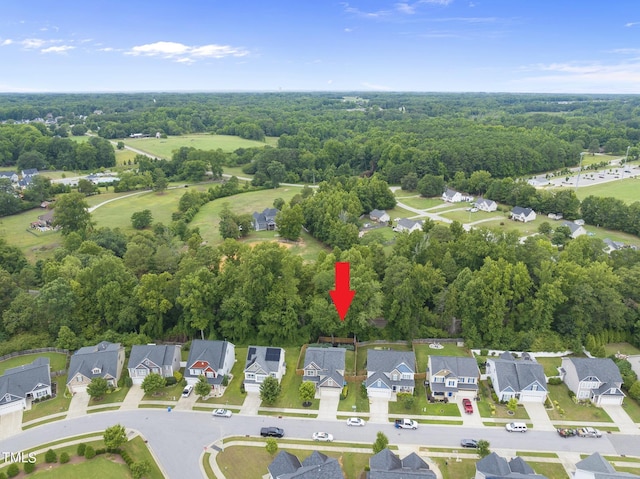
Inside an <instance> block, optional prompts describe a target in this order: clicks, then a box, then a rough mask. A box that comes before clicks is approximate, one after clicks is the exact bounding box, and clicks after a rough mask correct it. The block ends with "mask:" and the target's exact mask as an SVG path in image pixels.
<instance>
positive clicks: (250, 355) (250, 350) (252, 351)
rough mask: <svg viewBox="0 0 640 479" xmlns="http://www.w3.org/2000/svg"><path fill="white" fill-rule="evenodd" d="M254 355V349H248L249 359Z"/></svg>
mask: <svg viewBox="0 0 640 479" xmlns="http://www.w3.org/2000/svg"><path fill="white" fill-rule="evenodd" d="M255 355H256V348H254V347H251V348H249V357H250V358H252V357H254V356H255Z"/></svg>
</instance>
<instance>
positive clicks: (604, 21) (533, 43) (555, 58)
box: [0, 0, 640, 93]
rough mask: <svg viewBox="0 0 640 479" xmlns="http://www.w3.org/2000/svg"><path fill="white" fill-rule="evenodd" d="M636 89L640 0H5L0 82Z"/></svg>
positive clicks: (3, 85)
mask: <svg viewBox="0 0 640 479" xmlns="http://www.w3.org/2000/svg"><path fill="white" fill-rule="evenodd" d="M274 90H282V91H300V90H311V91H374V90H377V91H430V92H431V91H436V92H441V91H472V92H476V91H486V92H558V93H565V92H570V93H574V92H575V93H640V8H639V7H638V2H637V0H611V1H609V2H602V1H599V2H588V3H587V2H583V1H580V2H579V1H575V0H416V1H393V0H390V1H378V0H366V1H365V0H349V1H347V2H340V1H331V0H247V1H244V0H200V1H194V0H181V1H178V0H173V1H165V0H156V1H153V2H151V1H147V0H129V1H127V2H125V1H121V0H111V1H103V0H93V1H90V2H86V1H83V2H80V1H76V0H63V1H58V2H52V1H51V0H47V1H42V0H30V1H23V0H6V1H3V2H2V4H1V5H0V91H1V92H20V91H25V92H33V91H36V92H40V91H53V92H74V91H75V92H77V91H274Z"/></svg>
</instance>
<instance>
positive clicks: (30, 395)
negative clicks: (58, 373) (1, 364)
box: [0, 357, 52, 416]
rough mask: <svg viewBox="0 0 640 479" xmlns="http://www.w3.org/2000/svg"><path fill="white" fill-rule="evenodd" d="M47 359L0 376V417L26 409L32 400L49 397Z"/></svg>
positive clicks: (19, 367) (8, 370) (10, 370)
mask: <svg viewBox="0 0 640 479" xmlns="http://www.w3.org/2000/svg"><path fill="white" fill-rule="evenodd" d="M51 394H52V392H51V371H50V366H49V358H45V357H42V358H36V359H35V360H34V361H33V362H32V363H31V364H25V365H23V366H17V367H15V368H11V369H7V370H6V371H5V372H4V374H3V375H2V376H0V416H1V415H3V414H8V413H11V412H15V411H23V410H24V409H27V407H28V405H30V404H31V401H32V400H33V399H41V398H44V397H46V396H51Z"/></svg>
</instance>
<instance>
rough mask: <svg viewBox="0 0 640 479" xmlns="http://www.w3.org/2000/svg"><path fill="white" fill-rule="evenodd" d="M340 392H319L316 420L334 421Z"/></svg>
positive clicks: (322, 390)
mask: <svg viewBox="0 0 640 479" xmlns="http://www.w3.org/2000/svg"><path fill="white" fill-rule="evenodd" d="M340 392H341V391H340V390H339V389H337V390H324V389H321V390H320V406H319V408H318V419H323V420H335V419H336V412H337V411H338V404H339V403H340Z"/></svg>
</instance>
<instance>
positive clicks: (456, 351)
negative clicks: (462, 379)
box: [413, 343, 471, 373]
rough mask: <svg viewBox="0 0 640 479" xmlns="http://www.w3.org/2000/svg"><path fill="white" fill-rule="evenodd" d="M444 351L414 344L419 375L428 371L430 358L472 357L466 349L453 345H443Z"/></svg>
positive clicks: (426, 345)
mask: <svg viewBox="0 0 640 479" xmlns="http://www.w3.org/2000/svg"><path fill="white" fill-rule="evenodd" d="M442 346H443V348H442V349H432V348H430V347H429V345H428V344H414V345H413V351H414V352H415V355H416V367H417V368H418V370H417V372H418V373H423V372H425V371H426V370H427V365H428V364H429V356H465V357H471V353H470V352H469V350H468V349H466V348H460V347H458V346H456V345H455V344H453V343H442Z"/></svg>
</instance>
